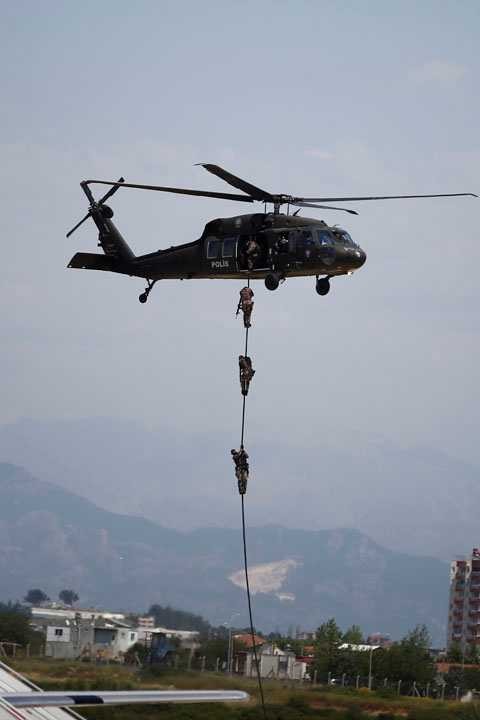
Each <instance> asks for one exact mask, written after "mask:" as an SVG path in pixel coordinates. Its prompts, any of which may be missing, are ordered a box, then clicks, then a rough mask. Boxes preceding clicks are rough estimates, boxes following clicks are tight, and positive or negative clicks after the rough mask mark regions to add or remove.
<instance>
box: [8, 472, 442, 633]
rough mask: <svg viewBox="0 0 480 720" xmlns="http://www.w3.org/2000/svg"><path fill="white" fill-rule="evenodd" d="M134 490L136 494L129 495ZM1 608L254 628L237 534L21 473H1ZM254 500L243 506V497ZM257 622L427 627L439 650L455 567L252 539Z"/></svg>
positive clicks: (335, 539)
mask: <svg viewBox="0 0 480 720" xmlns="http://www.w3.org/2000/svg"><path fill="white" fill-rule="evenodd" d="M133 491H134V488H132V492H133ZM0 497H1V503H0V578H1V586H0V600H7V599H17V598H21V597H23V595H24V594H25V592H26V590H27V589H28V588H31V587H41V588H42V589H44V590H45V591H46V592H47V593H49V594H50V595H51V596H52V597H55V596H56V595H57V593H58V591H59V590H61V589H62V588H65V587H72V588H74V589H75V590H77V592H78V593H79V595H80V598H81V604H82V605H85V604H90V605H97V606H103V607H107V606H108V607H110V608H115V609H128V610H136V611H142V610H145V609H147V608H148V607H149V606H150V605H151V604H153V603H158V604H160V605H167V604H171V605H173V606H175V607H178V608H183V609H185V610H189V611H192V612H195V613H200V614H201V615H203V616H205V617H206V618H207V619H208V620H210V621H211V622H212V623H214V624H221V623H223V622H225V621H228V620H229V618H230V617H231V616H232V614H233V613H234V612H239V613H241V614H240V616H239V617H237V618H236V619H235V622H236V623H237V624H238V625H239V626H240V625H245V624H246V622H247V616H246V612H245V610H246V600H245V595H244V590H243V588H242V575H241V573H240V572H239V571H241V569H242V549H241V536H240V532H239V530H230V529H222V528H203V529H199V530H195V531H192V532H188V533H183V532H179V531H176V530H172V529H167V528H164V527H161V526H160V525H157V524H155V523H153V522H151V521H149V520H146V519H144V518H140V517H133V516H126V515H119V514H115V513H111V512H108V511H106V510H103V509H101V508H99V507H97V506H95V505H94V504H93V503H91V502H89V501H88V500H86V499H84V498H81V497H79V496H78V495H75V494H73V493H71V492H67V491H66V490H64V489H61V488H59V487H58V486H55V485H53V484H50V483H47V482H43V481H41V480H37V479H35V478H34V477H32V476H31V475H30V474H29V473H28V472H26V471H25V470H23V469H22V468H20V467H17V466H14V465H11V464H7V463H3V464H0ZM247 502H248V499H247ZM248 542H249V559H250V564H251V572H252V587H253V589H254V590H255V591H256V594H255V598H254V614H255V622H256V624H257V626H258V627H259V628H261V629H262V630H265V631H269V630H273V629H275V628H280V629H286V628H287V627H288V626H289V625H293V626H297V625H300V626H301V627H302V628H304V629H314V628H315V627H317V625H318V624H319V623H320V622H322V621H323V620H325V619H326V618H328V617H331V616H334V617H335V618H336V619H337V621H338V622H339V623H340V624H341V625H342V626H344V627H346V626H347V625H350V624H352V623H358V624H359V625H361V627H362V628H363V629H364V630H365V631H366V632H373V631H382V632H389V633H391V634H392V636H394V637H398V636H400V635H402V634H403V633H405V632H406V631H407V630H408V629H410V628H412V627H413V626H414V625H416V624H417V623H426V624H427V625H428V627H429V629H430V631H431V633H432V636H433V639H434V641H435V642H436V643H438V644H441V643H443V642H444V626H445V621H446V615H447V592H448V566H447V565H446V563H444V562H442V561H440V560H437V559H432V558H426V557H414V556H409V555H406V554H401V553H397V552H393V551H391V550H387V549H386V548H384V547H381V546H380V545H378V544H377V543H375V542H374V541H372V540H371V539H370V538H369V537H367V536H366V535H364V534H363V533H361V532H359V531H357V530H352V529H336V530H321V531H309V530H291V529H286V528H283V527H276V526H269V527H255V528H250V529H249V532H248Z"/></svg>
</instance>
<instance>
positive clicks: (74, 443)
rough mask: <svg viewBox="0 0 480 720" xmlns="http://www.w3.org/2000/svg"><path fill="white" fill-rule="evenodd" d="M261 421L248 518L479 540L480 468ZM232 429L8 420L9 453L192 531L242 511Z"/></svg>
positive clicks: (400, 537)
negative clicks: (296, 434)
mask: <svg viewBox="0 0 480 720" xmlns="http://www.w3.org/2000/svg"><path fill="white" fill-rule="evenodd" d="M272 433H273V430H272V429H271V428H261V427H259V428H254V432H252V433H251V434H252V439H251V440H250V437H249V438H247V440H248V444H247V449H248V452H249V454H250V466H251V477H250V482H249V490H248V492H249V511H248V512H249V521H250V523H251V524H255V525H264V524H265V523H274V524H276V525H282V526H284V527H289V528H292V529H294V528H302V529H310V530H317V529H318V530H320V529H334V528H337V527H354V528H358V529H359V530H360V531H362V532H364V533H366V534H367V535H368V536H369V537H371V538H373V539H374V540H375V541H377V542H378V543H379V544H380V545H384V546H386V547H388V548H391V549H393V550H397V551H400V552H406V553H410V554H419V555H432V556H434V557H438V558H439V559H442V560H446V561H447V562H449V561H450V560H451V559H452V558H453V557H455V556H456V555H464V554H465V553H468V552H469V551H470V550H471V548H472V547H476V546H477V545H478V544H479V535H478V516H477V507H478V506H479V505H480V483H479V482H478V476H479V472H478V468H476V467H473V466H471V465H469V464H468V463H464V462H462V461H461V460H458V459H456V458H453V457H450V456H449V455H448V452H447V450H448V444H447V440H448V439H446V446H445V447H446V450H445V452H439V451H438V450H434V449H431V448H425V447H403V446H402V445H401V444H400V443H399V444H394V443H392V442H391V441H388V440H386V439H385V438H381V437H376V436H372V435H371V434H368V433H367V432H363V431H361V430H360V429H352V428H349V427H344V428H338V427H333V426H331V427H330V426H329V424H328V423H325V424H324V425H323V426H322V427H321V428H318V429H317V430H316V429H315V428H314V427H312V426H310V425H308V424H307V425H306V426H305V428H304V432H303V435H304V445H303V446H301V447H300V446H294V445H291V444H290V438H289V436H288V435H286V436H275V434H274V433H273V434H272ZM234 444H235V440H234V439H232V437H231V434H230V433H229V432H228V429H225V428H221V427H220V428H219V429H218V431H216V432H215V433H211V432H209V433H207V432H206V431H205V432H202V428H199V429H198V430H197V432H196V433H195V434H192V433H189V432H187V431H185V430H183V429H182V430H179V429H176V428H170V427H168V426H166V427H163V428H161V429H157V430H152V429H147V428H145V427H143V426H141V425H139V424H137V423H135V422H132V421H127V420H121V419H112V418H89V419H84V420H81V419H75V420H50V421H47V420H22V421H18V422H15V423H11V424H7V425H3V426H0V458H1V459H2V460H4V461H8V462H11V463H13V464H16V465H19V466H21V467H24V468H25V469H27V470H28V471H29V472H31V473H32V474H33V475H34V476H36V477H40V478H42V479H44V480H48V481H50V482H53V483H54V484H56V485H58V486H60V487H63V488H65V489H66V490H69V491H72V492H75V493H76V494H78V495H81V496H83V497H86V498H88V499H89V500H91V501H92V502H94V503H96V504H97V505H99V506H100V507H103V508H104V509H107V510H110V511H114V512H118V513H124V514H129V515H132V514H135V515H141V516H143V517H146V518H148V519H150V520H152V521H153V522H155V523H159V524H161V525H163V526H168V527H174V528H176V529H181V530H191V529H192V528H195V527H196V528H198V527H205V526H210V525H217V526H220V527H222V526H228V527H233V526H235V525H237V523H238V518H239V507H238V498H237V496H236V488H235V478H234V474H233V466H232V461H231V457H230V448H231V447H233V446H234Z"/></svg>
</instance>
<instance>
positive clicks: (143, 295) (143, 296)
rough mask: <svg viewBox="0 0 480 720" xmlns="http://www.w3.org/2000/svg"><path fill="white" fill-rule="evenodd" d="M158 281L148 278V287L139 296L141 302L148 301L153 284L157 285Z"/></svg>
mask: <svg viewBox="0 0 480 720" xmlns="http://www.w3.org/2000/svg"><path fill="white" fill-rule="evenodd" d="M156 282H157V281H156V280H148V279H147V287H146V288H145V292H143V293H141V294H140V295H139V296H138V299H139V300H140V302H141V303H142V304H143V303H146V302H147V300H148V296H149V295H150V293H151V292H152V290H153V286H154V285H155V283H156Z"/></svg>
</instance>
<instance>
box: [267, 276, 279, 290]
mask: <svg viewBox="0 0 480 720" xmlns="http://www.w3.org/2000/svg"><path fill="white" fill-rule="evenodd" d="M279 285H280V278H279V276H278V275H277V274H276V273H268V275H267V277H266V278H265V287H266V288H267V290H276V289H277V288H278V286H279Z"/></svg>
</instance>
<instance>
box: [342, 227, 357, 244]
mask: <svg viewBox="0 0 480 720" xmlns="http://www.w3.org/2000/svg"><path fill="white" fill-rule="evenodd" d="M341 238H342V240H343V242H344V243H345V245H347V246H348V247H357V243H356V242H355V241H354V240H352V238H351V236H350V235H349V234H348V232H347V231H346V230H343V232H342V233H341Z"/></svg>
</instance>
